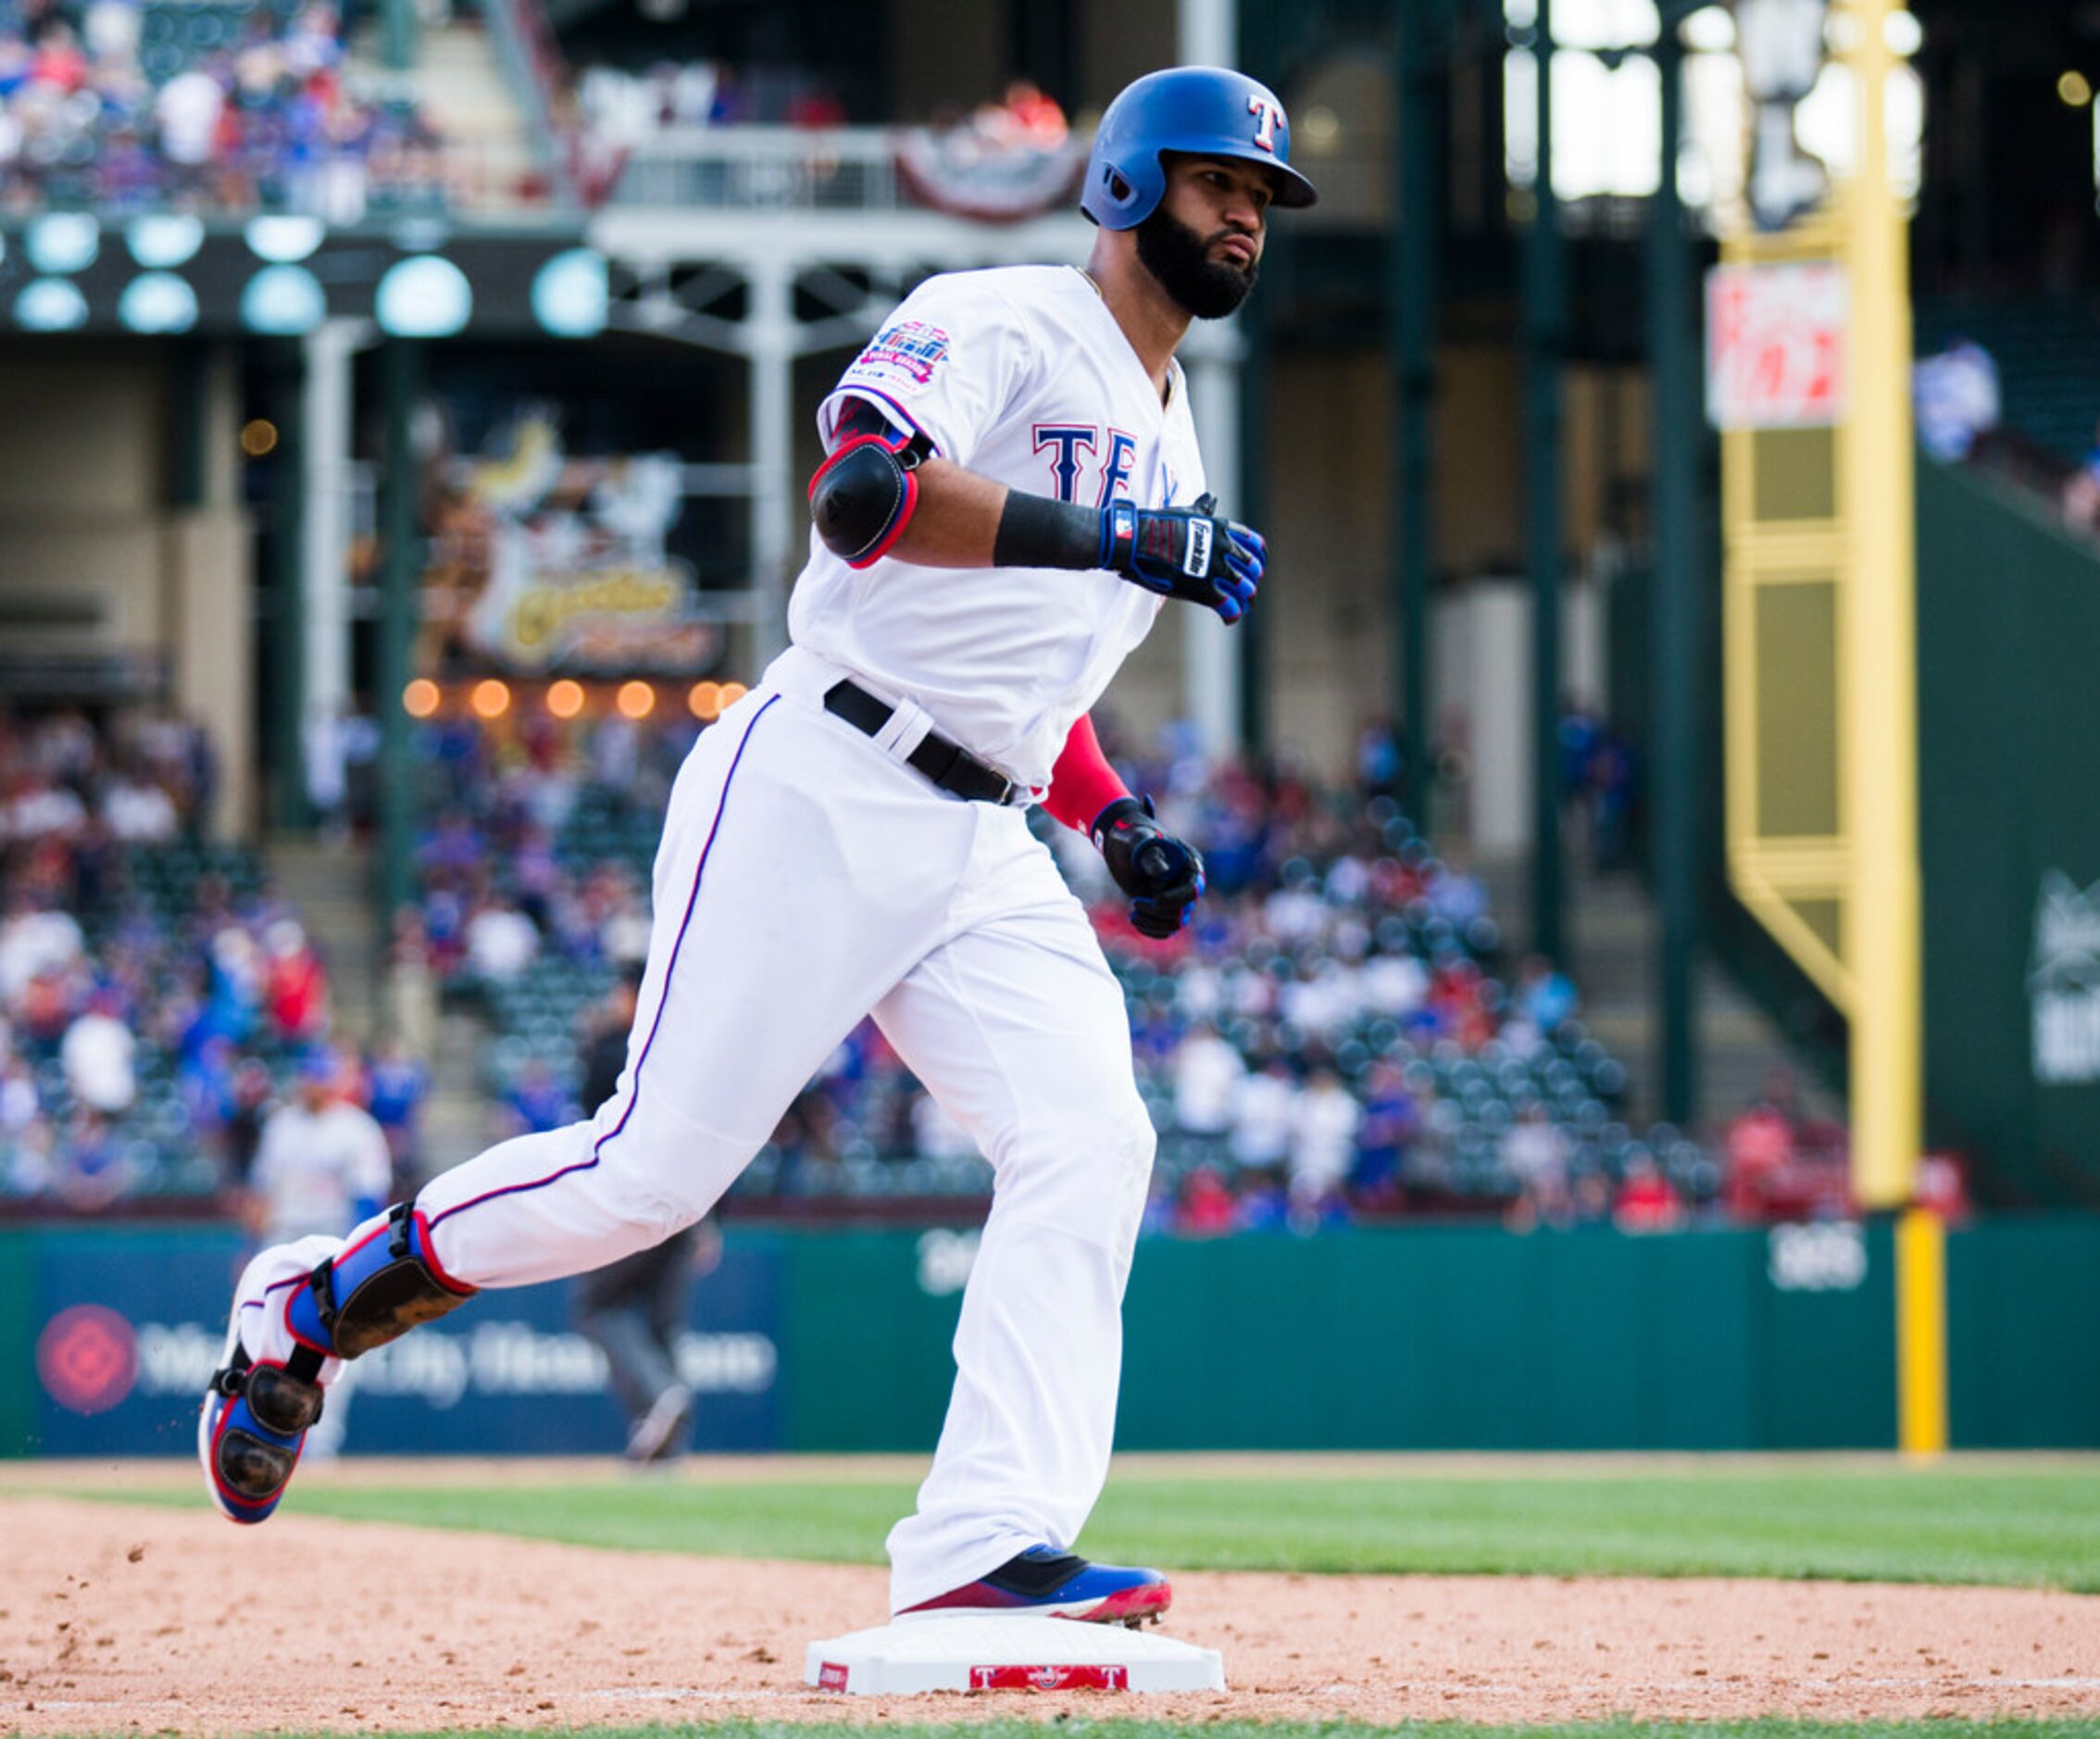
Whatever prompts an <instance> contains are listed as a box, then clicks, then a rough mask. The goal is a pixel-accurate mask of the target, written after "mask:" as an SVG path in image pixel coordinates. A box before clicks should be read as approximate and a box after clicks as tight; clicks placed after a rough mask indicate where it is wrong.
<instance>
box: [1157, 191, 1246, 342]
mask: <svg viewBox="0 0 2100 1739" xmlns="http://www.w3.org/2000/svg"><path fill="white" fill-rule="evenodd" d="M1219 239H1220V238H1219V236H1215V235H1213V236H1207V237H1206V236H1202V235H1198V234H1197V233H1196V232H1195V231H1194V230H1192V229H1190V228H1189V226H1188V225H1187V224H1185V223H1183V222H1182V221H1181V219H1179V218H1177V217H1175V216H1173V215H1172V214H1171V213H1170V212H1169V211H1168V209H1167V207H1166V206H1156V207H1154V209H1153V213H1152V215H1151V216H1150V217H1149V218H1147V219H1145V220H1144V222H1143V223H1141V224H1139V225H1138V227H1137V256H1138V258H1139V259H1140V260H1141V261H1142V262H1144V269H1146V270H1147V271H1149V272H1150V273H1151V274H1152V275H1153V276H1154V277H1155V278H1156V279H1158V280H1159V287H1160V288H1161V289H1162V290H1164V291H1166V292H1167V294H1168V295H1169V297H1171V298H1172V300H1173V301H1174V303H1175V304H1176V306H1177V307H1182V308H1185V309H1186V310H1187V311H1188V312H1189V313H1190V314H1192V315H1194V317H1195V318H1196V319H1199V320H1221V319H1224V318H1225V317H1226V316H1227V315H1228V314H1230V313H1231V312H1232V311H1233V310H1234V309H1235V308H1237V307H1239V306H1240V304H1241V303H1243V302H1244V301H1245V300H1246V299H1247V292H1248V291H1250V290H1252V289H1253V288H1254V284H1255V275H1256V268H1255V267H1253V266H1244V267H1242V266H1235V265H1233V264H1231V262H1230V261H1229V260H1215V259H1212V258H1211V257H1210V250H1211V247H1212V246H1213V245H1214V244H1216V243H1217V242H1218V241H1219Z"/></svg>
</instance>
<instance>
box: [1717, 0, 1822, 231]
mask: <svg viewBox="0 0 2100 1739" xmlns="http://www.w3.org/2000/svg"><path fill="white" fill-rule="evenodd" d="M1824 6H1825V0H1736V7H1735V33H1736V44H1737V52H1738V54H1739V55H1740V56H1741V58H1742V61H1743V81H1744V85H1745V86H1746V87H1747V88H1748V90H1749V92H1750V100H1751V102H1752V103H1753V104H1754V105H1755V106H1756V112H1757V113H1756V129H1755V131H1754V133H1753V139H1752V144H1751V153H1750V176H1749V181H1748V192H1749V194H1750V209H1751V212H1752V214H1753V215H1754V216H1755V217H1756V220H1757V223H1758V226H1759V227H1760V228H1762V229H1766V230H1783V229H1784V228H1785V227H1786V226H1787V225H1788V224H1789V223H1790V222H1792V221H1793V220H1794V217H1795V216H1796V215H1797V214H1798V213H1800V212H1801V211H1803V210H1805V209H1806V208H1807V207H1808V206H1811V205H1813V204H1814V203H1815V202H1816V200H1817V199H1818V198H1819V197H1820V196H1821V194H1822V191H1823V172H1822V170H1821V169H1820V168H1819V167H1818V166H1817V164H1815V163H1814V162H1813V161H1811V160H1810V159H1809V158H1807V157H1805V156H1803V155H1802V154H1801V151H1800V148H1799V147H1798V145H1797V144H1795V142H1794V110H1795V108H1796V107H1797V106H1799V105H1800V103H1801V102H1802V100H1803V99H1804V98H1805V97H1806V96H1807V95H1808V94H1809V93H1810V92H1811V91H1813V90H1814V89H1815V88H1816V81H1817V80H1818V79H1819V78H1820V77H1821V76H1822V71H1823V27H1824Z"/></svg>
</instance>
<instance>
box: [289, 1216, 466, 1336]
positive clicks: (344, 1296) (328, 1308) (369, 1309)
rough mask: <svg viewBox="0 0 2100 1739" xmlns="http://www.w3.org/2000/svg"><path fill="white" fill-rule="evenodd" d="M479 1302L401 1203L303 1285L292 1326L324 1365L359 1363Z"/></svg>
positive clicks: (295, 1298) (294, 1301)
mask: <svg viewBox="0 0 2100 1739" xmlns="http://www.w3.org/2000/svg"><path fill="white" fill-rule="evenodd" d="M473 1295H474V1288H473V1287H471V1286H467V1285H463V1284H461V1283H460V1282H458V1281H456V1280H454V1279H453V1278H452V1277H451V1276H450V1275H448V1274H447V1273H446V1272H445V1271H444V1269H443V1268H442V1267H440V1266H439V1264H438V1259H437V1257H436V1256H435V1255H434V1254H432V1252H431V1229H430V1225H429V1223H428V1222H427V1221H426V1220H424V1218H423V1216H422V1215H421V1214H419V1212H417V1211H416V1209H415V1207H414V1206H413V1205H412V1204H410V1203H408V1202H396V1203H394V1206H393V1207H390V1208H389V1209H388V1210H387V1216H386V1220H385V1221H384V1222H383V1223H382V1224H381V1225H378V1226H376V1227H374V1228H373V1229H372V1230H371V1231H370V1232H367V1233H366V1234H365V1235H364V1236H363V1237H361V1238H359V1239H358V1240H357V1241H356V1243H355V1244H351V1245H345V1246H344V1248H343V1249H342V1250H341V1251H340V1252H338V1253H337V1254H336V1255H335V1256H333V1257H330V1258H329V1259H328V1260H327V1261H325V1262H322V1263H320V1264H319V1266H318V1267H316V1268H315V1270H314V1271H313V1272H312V1273H311V1274H309V1275H307V1276H306V1279H305V1280H303V1281H301V1282H299V1285H298V1288H297V1290H295V1291H294V1293H293V1294H292V1296H291V1299H290V1300H289V1301H288V1302H287V1304H286V1305H285V1307H284V1320H285V1322H286V1325H287V1326H288V1327H289V1328H290V1329H291V1331H292V1338H293V1339H294V1340H295V1341H297V1342H298V1343H299V1345H301V1347H303V1348H306V1349H309V1350H311V1351H313V1352H315V1353H319V1355H320V1356H321V1357H324V1358H326V1357H334V1358H356V1357H357V1356H358V1355H359V1354H361V1353H369V1352H370V1351H371V1350H372V1348H373V1347H375V1346H384V1345H386V1344H387V1342H389V1341H393V1340H398V1339H399V1338H400V1337H401V1336H402V1335H404V1334H406V1333H407V1332H408V1331H409V1330H410V1329H412V1328H414V1327H415V1326H416V1325H417V1324H418V1323H420V1322H429V1321H431V1320H433V1319H434V1318H437V1317H442V1316H444V1314H445V1312H446V1311H448V1310H456V1309H457V1308H458V1307H460V1306H461V1305H463V1304H465V1303H466V1302H467V1300H468V1299H469V1298H471V1297H472V1296H473Z"/></svg>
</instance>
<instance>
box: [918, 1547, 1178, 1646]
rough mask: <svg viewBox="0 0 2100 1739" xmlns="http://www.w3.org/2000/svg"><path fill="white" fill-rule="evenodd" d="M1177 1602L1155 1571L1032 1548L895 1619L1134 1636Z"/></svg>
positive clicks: (1164, 1580)
mask: <svg viewBox="0 0 2100 1739" xmlns="http://www.w3.org/2000/svg"><path fill="white" fill-rule="evenodd" d="M1173 1601H1174V1590H1173V1588H1172V1586H1171V1585H1170V1584H1169V1583H1168V1581H1167V1578H1166V1577H1164V1576H1162V1575H1161V1574H1160V1573H1159V1572H1158V1571H1157V1570H1119V1569H1118V1568H1116V1567H1115V1566H1114V1565H1112V1564H1090V1563H1088V1562H1087V1561H1086V1559H1085V1558H1081V1557H1079V1556H1078V1555H1077V1554H1075V1553H1071V1552H1060V1551H1058V1550H1057V1549H1056V1547H1054V1546H1048V1545H1031V1546H1030V1547H1029V1549H1028V1550H1027V1551H1025V1552H1023V1553H1022V1554H1021V1555H1020V1556H1019V1558H1008V1559H1007V1560H1006V1562H1005V1563H1004V1564H1002V1565H1000V1566H999V1568H998V1569H997V1570H994V1571H992V1572H991V1574H990V1575H987V1576H981V1577H980V1578H978V1580H977V1581H975V1582H973V1583H967V1584H966V1585H965V1586H963V1587H960V1588H956V1589H954V1590H952V1591H951V1592H949V1593H947V1594H944V1595H939V1596H937V1597H936V1598H934V1599H931V1600H924V1601H921V1602H920V1603H919V1605H918V1606H915V1607H907V1608H906V1609H905V1610H904V1611H902V1612H900V1613H898V1614H897V1616H898V1617H899V1618H915V1617H929V1618H931V1617H936V1616H938V1617H943V1618H960V1617H964V1616H968V1615H970V1614H977V1615H981V1616H987V1617H989V1616H994V1615H996V1616H999V1617H1011V1618H1044V1619H1078V1620H1081V1621H1082V1622H1084V1623H1089V1624H1128V1625H1129V1626H1130V1627H1131V1629H1132V1630H1135V1629H1136V1628H1137V1627H1138V1626H1139V1625H1141V1624H1147V1623H1156V1622H1157V1621H1158V1620H1159V1618H1160V1616H1161V1615H1162V1614H1163V1613H1165V1611H1166V1610H1167V1608H1169V1606H1171V1605H1172V1604H1173Z"/></svg>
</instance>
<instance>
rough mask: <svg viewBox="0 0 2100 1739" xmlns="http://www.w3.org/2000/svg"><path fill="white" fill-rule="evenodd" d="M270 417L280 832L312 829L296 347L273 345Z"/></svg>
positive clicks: (301, 397) (268, 753)
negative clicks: (273, 441)
mask: <svg viewBox="0 0 2100 1739" xmlns="http://www.w3.org/2000/svg"><path fill="white" fill-rule="evenodd" d="M273 352H274V354H273V355H272V356H271V358H270V360H271V364H272V365H273V367H272V372H271V374H270V376H269V406H270V417H271V420H273V421H274V422H275V423H276V424H277V446H276V448H275V450H274V451H273V452H272V454H271V456H270V457H271V459H272V461H273V466H272V469H271V471H270V532H271V536H270V564H269V627H268V636H267V644H268V645H269V661H268V663H269V669H268V671H267V677H266V681H267V684H268V686H267V689H266V693H267V694H268V700H267V702H266V705H265V715H264V716H265V719H266V729H265V731H264V732H263V742H264V744H265V745H266V746H265V749H264V759H265V761H266V762H267V766H266V768H265V776H266V777H267V779H268V781H269V794H270V820H271V822H272V823H273V824H274V825H275V826H277V827H280V828H285V829H293V830H297V829H303V828H307V827H311V826H312V825H313V811H312V809H311V807H310V806H309V805H308V804H307V802H306V755H305V753H304V748H303V745H304V743H305V732H306V455H305V429H306V362H305V359H304V357H302V356H301V355H300V353H299V350H298V348H297V346H296V345H292V344H284V345H281V346H273Z"/></svg>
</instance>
